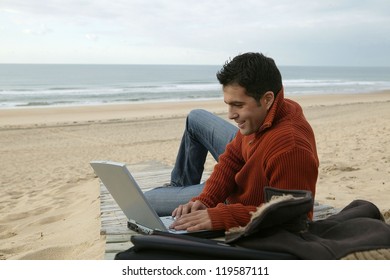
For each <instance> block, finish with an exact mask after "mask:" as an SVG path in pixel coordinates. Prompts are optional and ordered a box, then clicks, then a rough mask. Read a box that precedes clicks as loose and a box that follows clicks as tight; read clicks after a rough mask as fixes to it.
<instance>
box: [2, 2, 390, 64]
mask: <svg viewBox="0 0 390 280" xmlns="http://www.w3.org/2000/svg"><path fill="white" fill-rule="evenodd" d="M244 52H262V53H264V54H265V55H267V56H270V57H272V58H274V59H275V61H276V63H277V64H278V65H302V66H390V1H389V0H368V1H365V0H317V1H316V0H277V1H270V0H240V1H237V0H228V1H222V0H0V63H72V64H73V63H76V64H207V65H221V64H223V63H224V62H225V61H227V60H229V59H230V58H233V57H234V56H236V55H238V54H240V53H244Z"/></svg>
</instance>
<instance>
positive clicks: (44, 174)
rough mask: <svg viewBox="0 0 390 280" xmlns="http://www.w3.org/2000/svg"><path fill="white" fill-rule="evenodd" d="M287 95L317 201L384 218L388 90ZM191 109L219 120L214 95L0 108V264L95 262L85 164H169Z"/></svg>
mask: <svg viewBox="0 0 390 280" xmlns="http://www.w3.org/2000/svg"><path fill="white" fill-rule="evenodd" d="M292 99H295V100H297V101H298V102H300V104H301V105H302V107H303V108H304V111H305V114H306V117H307V119H308V120H309V122H310V123H311V125H312V127H313V129H314V131H315V134H316V140H317V145H318V146H317V147H318V154H319V158H320V170H319V179H318V184H317V196H316V200H317V201H319V202H320V203H323V204H329V205H332V206H334V207H344V206H346V205H347V204H348V203H350V202H351V201H352V200H355V199H365V200H369V201H371V202H373V203H374V204H376V205H377V206H378V208H379V209H380V210H381V211H382V213H383V214H384V215H385V216H386V217H387V219H389V216H390V151H389V148H390V126H389V123H390V91H387V92H380V93H375V94H374V93H371V94H356V95H337V94H334V95H326V96H314V95H313V96H301V97H294V98H292ZM194 108H205V109H208V110H210V111H213V112H215V113H217V114H220V115H221V116H223V117H225V116H226V106H225V105H224V103H223V101H222V99H221V100H216V101H201V102H183V103H159V104H137V105H134V104H133V105H131V104H123V105H105V106H86V107H67V108H29V109H3V110H0V155H1V160H0V170H1V171H0V191H1V196H0V213H1V215H0V259H76V260H77V259H84V260H86V259H91V260H96V259H102V258H103V256H104V242H105V240H104V237H102V236H100V209H99V202H100V201H99V182H98V179H97V178H96V177H95V175H94V173H93V171H92V169H91V168H90V166H89V161H90V160H99V159H110V160H115V161H122V162H126V163H128V164H129V165H135V164H143V163H148V162H157V163H161V164H166V165H173V163H174V160H175V156H176V151H177V148H178V145H179V142H180V139H181V135H182V131H183V127H184V121H185V116H186V114H187V113H188V112H189V111H190V110H191V109H194ZM213 165H214V162H213V161H212V160H208V162H207V169H211V168H212V166H213Z"/></svg>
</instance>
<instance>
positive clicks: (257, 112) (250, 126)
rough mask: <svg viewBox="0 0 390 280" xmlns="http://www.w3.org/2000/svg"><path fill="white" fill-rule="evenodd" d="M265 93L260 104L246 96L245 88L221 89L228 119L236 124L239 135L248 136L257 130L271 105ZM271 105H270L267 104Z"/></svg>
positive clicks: (229, 87) (231, 87)
mask: <svg viewBox="0 0 390 280" xmlns="http://www.w3.org/2000/svg"><path fill="white" fill-rule="evenodd" d="M268 93H269V92H267V93H266V94H264V96H263V97H262V98H261V99H260V103H258V102H256V100H255V99H254V98H253V97H251V96H249V95H247V94H246V90H245V88H243V87H241V86H239V85H228V86H225V87H224V88H223V96H224V102H225V103H226V104H227V105H228V107H229V110H228V117H229V119H232V120H234V121H235V122H236V123H237V126H238V128H239V129H240V132H241V134H243V135H250V134H252V133H255V132H257V131H258V130H259V128H260V126H261V125H262V124H263V122H264V120H265V117H266V115H267V112H268V109H269V108H270V107H271V105H272V103H273V93H272V92H271V94H272V100H271V102H270V100H269V98H268V99H267V94H268ZM269 103H271V104H269Z"/></svg>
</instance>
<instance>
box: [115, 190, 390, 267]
mask: <svg viewBox="0 0 390 280" xmlns="http://www.w3.org/2000/svg"><path fill="white" fill-rule="evenodd" d="M265 192H266V193H265V194H266V199H267V203H264V204H263V205H262V206H260V207H259V208H258V211H256V212H255V213H254V214H253V215H252V219H251V221H250V222H249V223H248V225H247V226H245V227H240V228H234V229H230V230H229V232H227V234H226V237H225V241H217V240H208V239H202V238H197V237H191V236H178V235H174V234H170V233H158V234H154V235H136V236H132V237H131V241H132V243H133V245H134V246H133V247H131V248H130V249H128V250H126V251H123V252H120V253H118V254H117V255H116V256H115V259H117V260H124V259H136V260H141V259H154V260H156V259H202V260H206V259H263V260H264V259H269V260H281V259H339V258H342V257H343V256H345V255H347V254H349V253H352V252H357V251H364V250H372V249H383V248H390V225H387V224H386V223H384V221H383V217H382V215H381V214H380V212H379V210H378V208H377V207H376V206H375V205H373V204H372V203H370V202H368V201H363V200H356V201H353V202H352V203H351V204H350V205H348V206H347V207H346V208H344V209H343V210H342V211H341V212H340V213H338V214H336V215H333V216H331V217H329V218H327V219H325V220H322V221H316V222H312V221H309V220H308V219H307V213H308V212H309V211H310V210H311V209H312V207H313V200H312V196H311V193H310V192H307V191H298V190H297V191H285V190H279V189H274V188H266V189H265Z"/></svg>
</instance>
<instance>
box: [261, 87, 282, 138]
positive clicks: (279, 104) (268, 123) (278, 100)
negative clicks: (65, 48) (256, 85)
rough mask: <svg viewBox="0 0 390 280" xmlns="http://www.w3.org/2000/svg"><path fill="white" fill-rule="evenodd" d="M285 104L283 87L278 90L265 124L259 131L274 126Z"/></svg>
mask: <svg viewBox="0 0 390 280" xmlns="http://www.w3.org/2000/svg"><path fill="white" fill-rule="evenodd" d="M283 104H284V89H283V87H282V89H281V90H280V91H279V92H278V94H277V96H276V98H275V100H274V103H273V104H272V106H271V108H270V109H269V111H268V113H267V116H266V117H265V120H264V122H263V125H262V126H261V127H260V128H259V131H258V133H259V132H262V131H264V130H266V129H267V128H269V127H271V126H272V124H273V123H274V121H275V118H276V114H277V112H278V111H279V110H280V108H281V107H282V106H283Z"/></svg>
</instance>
